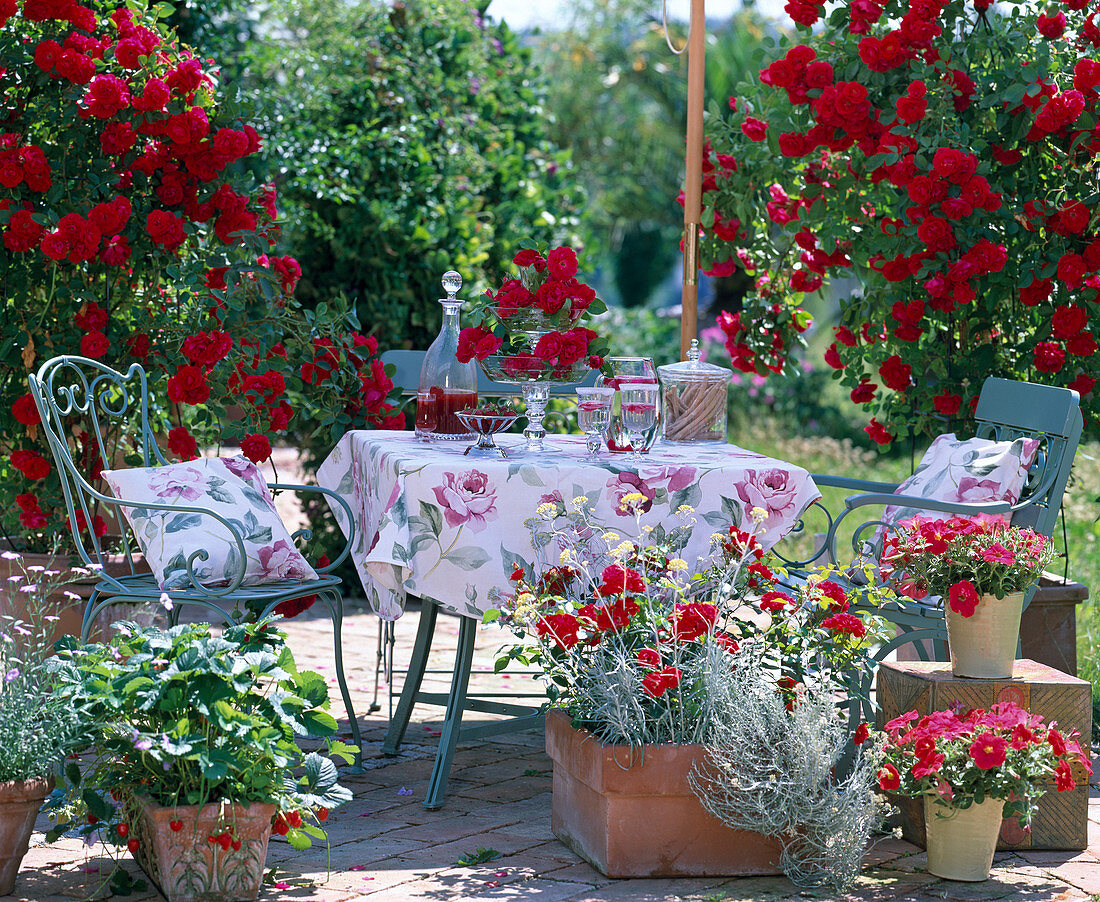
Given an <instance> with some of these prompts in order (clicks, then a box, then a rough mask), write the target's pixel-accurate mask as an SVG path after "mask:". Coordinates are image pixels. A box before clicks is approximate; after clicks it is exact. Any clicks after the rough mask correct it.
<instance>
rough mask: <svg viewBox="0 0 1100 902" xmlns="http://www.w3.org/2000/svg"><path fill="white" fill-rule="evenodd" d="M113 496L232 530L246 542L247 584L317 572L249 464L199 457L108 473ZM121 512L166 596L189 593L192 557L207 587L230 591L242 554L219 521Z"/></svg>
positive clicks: (242, 460)
mask: <svg viewBox="0 0 1100 902" xmlns="http://www.w3.org/2000/svg"><path fill="white" fill-rule="evenodd" d="M103 478H104V479H105V480H106V482H107V485H108V486H110V488H111V493H112V494H113V495H114V496H115V497H116V498H120V499H124V500H127V501H144V502H149V503H155V504H170V505H181V506H186V507H198V508H202V509H203V510H209V511H213V512H214V513H216V514H218V515H219V516H221V517H223V518H224V519H225V520H226V521H228V522H229V523H230V524H232V526H233V529H234V530H235V531H236V532H237V533H238V534H239V535H240V537H241V538H242V539H243V541H244V550H245V566H244V579H243V581H242V583H241V584H242V585H246V586H257V585H262V584H264V583H270V582H277V581H279V580H286V579H294V580H314V579H317V578H318V576H317V573H316V571H315V570H314V569H313V568H312V567H311V566H310V565H309V563H308V562H307V561H306V559H305V558H304V557H302V555H301V553H300V552H299V551H298V549H297V548H295V546H294V541H293V540H292V539H291V537H290V534H289V533H288V532H287V530H286V527H285V526H284V525H283V522H282V520H281V519H279V514H278V513H277V512H276V510H275V502H274V500H273V499H272V497H271V492H269V491H268V488H267V484H266V483H265V482H264V479H263V477H262V476H261V475H260V471H259V470H257V469H256V465H255V464H254V463H252V462H251V461H250V460H247V459H245V458H244V457H225V458H223V457H212V458H200V459H198V460H192V461H187V462H185V463H177V464H168V465H166V466H163V467H135V468H132V469H125V470H105V471H104V473H103ZM122 511H123V513H124V514H125V515H126V519H127V520H128V521H129V523H130V527H131V529H132V530H133V532H134V536H135V537H136V538H137V541H138V544H139V545H140V546H141V550H142V552H144V554H145V558H146V560H147V561H148V562H149V567H150V568H151V569H152V571H153V573H154V574H155V575H156V577H157V582H158V583H159V584H160V587H161V588H162V589H186V588H189V587H190V586H191V580H190V578H189V577H188V575H187V558H188V557H189V556H190V555H192V554H194V552H195V551H197V550H198V549H200V548H202V549H205V550H206V551H207V553H208V554H209V557H208V558H207V559H206V560H205V561H203V560H200V559H198V558H196V559H195V561H194V564H193V570H194V573H195V578H196V579H197V580H198V581H199V582H200V583H201V584H202V585H204V586H207V587H210V588H214V587H217V586H227V585H229V584H230V583H231V582H232V581H233V580H234V578H235V577H236V575H237V573H238V572H239V571H240V566H241V558H240V550H239V548H238V546H237V542H236V540H235V539H234V538H233V536H232V534H231V533H230V531H229V529H227V528H226V526H225V525H224V524H223V523H222V522H221V521H219V520H216V519H215V518H213V517H209V516H204V515H202V514H197V513H192V512H189V511H164V510H146V509H143V508H139V507H125V506H124V507H123V508H122Z"/></svg>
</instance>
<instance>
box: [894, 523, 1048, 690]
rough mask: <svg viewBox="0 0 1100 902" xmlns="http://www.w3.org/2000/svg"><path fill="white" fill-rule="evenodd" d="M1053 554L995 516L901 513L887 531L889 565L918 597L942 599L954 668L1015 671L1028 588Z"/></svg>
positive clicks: (974, 672)
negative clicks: (904, 517)
mask: <svg viewBox="0 0 1100 902" xmlns="http://www.w3.org/2000/svg"><path fill="white" fill-rule="evenodd" d="M1053 556H1054V549H1053V546H1052V545H1051V543H1050V542H1049V541H1048V540H1047V539H1046V538H1044V537H1043V536H1041V535H1039V534H1038V533H1036V532H1034V531H1032V530H1030V529H1024V528H1021V527H1018V526H1008V525H1006V524H1005V522H1004V521H1003V520H1002V519H1000V518H998V517H990V516H986V515H978V516H975V517H951V518H949V519H947V520H928V519H925V518H922V517H913V518H912V519H910V520H903V521H902V522H901V524H900V528H899V530H898V531H897V533H896V534H893V535H891V536H889V537H888V538H887V539H886V542H885V546H884V549H883V554H882V558H881V561H882V565H883V568H884V570H885V572H886V573H887V574H888V575H891V576H892V577H893V578H894V579H895V581H896V582H897V583H898V584H899V586H900V588H901V590H902V591H904V592H905V593H906V594H908V595H910V596H912V597H914V598H923V597H925V596H938V597H939V598H940V599H941V601H943V602H944V603H945V617H946V619H947V634H948V639H949V641H950V644H951V670H952V672H953V673H954V674H955V675H956V676H964V677H977V678H982V679H997V678H1004V677H1010V676H1012V662H1013V661H1014V660H1015V658H1016V645H1017V640H1018V638H1019V634H1020V615H1021V613H1022V611H1023V600H1024V594H1025V592H1026V591H1027V590H1028V589H1029V588H1030V587H1031V586H1033V585H1035V583H1037V582H1038V580H1039V576H1040V574H1041V573H1042V572H1043V569H1044V567H1046V565H1047V564H1049V563H1050V561H1051V559H1052V558H1053Z"/></svg>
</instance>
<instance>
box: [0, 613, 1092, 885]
mask: <svg viewBox="0 0 1100 902" xmlns="http://www.w3.org/2000/svg"><path fill="white" fill-rule="evenodd" d="M311 615H312V612H310V614H307V615H305V616H304V617H302V618H298V619H297V620H294V621H291V622H289V623H288V624H287V632H288V634H289V636H290V643H291V646H292V648H293V649H294V652H295V654H296V656H297V657H298V660H299V663H300V664H301V665H303V666H309V667H313V668H315V669H318V670H320V672H322V673H325V674H327V675H329V677H330V680H331V681H332V684H333V685H332V690H333V696H334V699H335V703H334V713H336V714H337V716H338V717H342V718H343V717H345V714H344V711H343V708H342V706H341V705H340V703H339V694H338V692H336V687H335V676H334V674H333V662H332V647H331V644H330V638H329V627H328V624H327V622H326V621H325V620H324V619H322V618H321V617H320V615H319V614H318V615H316V616H311ZM416 617H417V613H416V612H415V611H410V612H409V613H408V614H406V616H405V617H404V618H403V619H402V620H400V621H399V622H398V624H397V637H398V645H397V660H398V665H399V666H401V665H402V663H403V662H404V661H407V659H408V656H409V653H410V649H411V644H412V637H413V636H414V634H415V632H416ZM440 621H441V622H440V627H439V629H438V630H437V636H438V637H439V639H438V640H437V645H440V646H442V648H443V651H440V652H437V653H434V656H435V658H436V660H435V661H434V662H433V664H432V665H431V666H439V667H440V668H447V667H448V664H449V661H448V655H453V649H454V643H455V639H456V636H457V620H456V619H455V618H452V617H441V618H440ZM376 636H377V620H376V619H375V618H374V616H373V615H371V614H369V613H366V612H363V611H361V610H356V611H354V612H353V613H351V614H350V615H349V616H348V617H347V619H346V621H345V645H344V648H345V655H346V657H347V659H348V679H349V681H350V685H351V687H352V692H353V700H354V703H355V705H356V707H357V711H358V714H359V720H360V724H361V725H362V727H363V729H364V739H365V742H366V755H367V758H366V764H367V768H368V769H367V771H366V773H364V774H362V775H360V776H353V777H348V778H346V783H347V785H348V786H349V787H350V788H351V789H352V790H353V791H354V793H355V799H354V801H353V802H351V803H350V804H348V805H347V806H345V807H343V808H340V809H338V810H337V811H335V812H333V814H332V816H331V817H330V819H329V821H328V824H327V826H328V828H329V836H330V841H331V854H329V853H326V850H325V849H324V847H323V846H321V847H319V848H317V847H315V848H314V849H312V850H310V851H308V852H301V853H299V852H295V851H294V850H293V849H291V848H290V846H288V845H287V844H286V843H285V842H284V841H282V840H279V839H277V838H276V839H275V840H274V841H273V842H272V844H271V849H270V852H269V855H268V868H269V869H270V871H271V873H270V875H269V878H268V883H267V885H266V886H265V887H264V890H263V892H262V894H261V899H264V900H301V902H305V900H316V902H320V900H325V902H344V900H350V899H370V900H371V902H391V900H393V902H396V900H448V902H450V900H462V899H486V900H492V899H524V900H533V902H558V900H562V902H564V900H569V902H582V900H583V902H618V900H623V902H665V900H667V902H674V900H683V902H689V900H691V902H738V900H756V902H761V900H791V902H793V900H799V899H838V898H839V899H852V900H856V899H859V900H893V899H906V900H909V899H912V900H932V899H948V900H968V899H983V900H985V899H988V900H1002V899H1003V900H1021V902H1023V900H1027V902H1033V900H1036V902H1037V900H1048V899H1049V900H1078V899H1082V900H1083V899H1090V898H1093V899H1095V898H1098V897H1100V792H1098V791H1097V790H1096V789H1095V788H1094V789H1093V795H1094V796H1095V798H1094V800H1093V806H1094V807H1090V814H1091V818H1092V821H1093V823H1090V827H1094V828H1095V831H1094V832H1093V839H1092V842H1091V848H1090V850H1089V851H1087V852H1080V853H1055V852H1034V853H1019V854H1003V855H999V856H998V859H997V862H996V864H995V867H994V871H993V877H992V879H991V880H990V881H988V882H986V883H981V884H964V883H951V882H948V881H943V880H939V879H937V878H932V877H929V876H928V875H927V874H926V873H925V872H924V871H923V870H922V867H923V862H924V856H923V853H921V852H920V851H919V850H918V849H916V848H915V847H913V846H911V845H909V844H908V843H905V842H901V841H897V840H893V839H887V840H884V841H883V842H881V843H879V844H878V846H877V847H876V848H875V849H874V850H873V851H872V852H871V853H870V854H869V855H868V857H867V865H866V867H865V869H864V873H863V876H862V877H861V878H860V881H859V883H858V885H857V886H856V887H855V888H854V889H852V890H851V891H850V892H849V893H846V894H844V895H843V896H837V895H836V894H835V893H832V892H831V891H826V890H800V889H798V888H797V887H795V886H793V885H792V884H791V883H790V882H788V881H787V880H786V879H784V878H780V877H767V878H760V877H756V878H743V879H719V878H714V879H680V880H609V879H607V878H605V877H603V876H601V875H600V874H599V873H598V872H597V871H595V870H594V869H592V868H591V867H590V866H589V865H587V864H586V863H584V862H583V861H581V860H580V859H579V858H577V857H576V856H575V855H574V854H573V853H572V852H570V851H569V850H568V849H566V848H565V847H564V846H562V845H561V844H560V843H559V842H558V841H557V840H556V839H555V838H554V837H553V835H552V833H551V831H550V782H551V781H550V772H551V763H550V759H549V758H547V756H546V754H545V753H544V751H543V749H542V736H541V734H538V733H534V732H530V733H522V734H510V735H504V736H500V737H496V738H492V739H488V740H483V741H479V742H473V743H467V744H463V745H460V746H459V749H458V753H457V756H456V759H455V765H454V769H453V770H452V775H451V784H450V791H449V793H448V797H447V802H446V804H445V805H444V806H443V808H442V809H441V810H439V811H425V810H424V808H423V807H422V805H421V801H422V800H423V798H424V795H425V792H426V789H427V782H428V776H429V773H430V771H431V765H432V756H433V754H434V743H435V742H436V741H437V739H436V736H437V734H438V725H437V723H438V717H439V716H440V714H441V712H440V711H439V710H438V709H432V708H421V709H418V710H417V711H415V712H414V716H413V722H412V724H411V726H410V727H409V731H408V734H407V739H406V743H405V745H404V747H403V750H402V751H403V754H402V756H401V757H399V758H385V757H383V756H382V755H381V745H382V739H383V736H384V734H385V730H386V723H387V712H386V698H385V691H384V687H383V692H382V693H381V701H382V703H383V705H382V710H381V711H379V712H375V713H368V708H369V703H370V699H371V697H372V695H373V692H374V659H375V648H376ZM501 636H502V634H501V633H499V632H497V631H496V630H495V629H491V628H487V629H484V630H482V631H481V633H480V636H479V640H478V654H477V657H476V658H475V675H474V679H473V681H472V683H473V685H474V686H475V687H476V686H481V687H483V688H484V687H490V688H493V687H495V688H500V687H505V688H512V689H515V690H517V691H531V690H532V688H533V685H534V684H532V683H531V681H530V680H529V679H527V678H525V677H522V676H519V675H514V676H506V675H505V676H493V675H492V661H493V655H494V651H495V650H496V647H497V645H499V643H500V641H501ZM427 679H428V680H430V681H432V682H433V683H434V684H435V685H436V686H437V687H438V688H439V690H440V691H445V689H446V684H447V677H446V676H445V675H435V676H433V675H429V677H428V678H427ZM44 825H45V821H44V820H40V822H39V824H38V827H39V830H40V831H41V830H42V829H44ZM478 847H485V848H490V849H495V850H497V851H498V852H499V853H500V856H499V857H498V858H496V859H495V860H493V861H490V862H488V863H486V864H481V865H476V866H473V867H461V866H458V865H456V862H457V861H458V860H459V859H460V858H463V857H464V856H465V855H467V854H469V853H472V852H474V851H475V850H476V849H477V848H478ZM101 852H102V850H101V849H97V848H96V847H91V848H85V847H84V846H83V845H82V844H81V843H80V842H79V841H76V840H63V841H61V842H58V843H55V844H53V845H45V844H44V841H43V835H42V833H41V832H38V833H36V834H35V836H34V838H33V840H32V847H31V850H30V852H29V853H28V855H27V857H26V859H25V860H24V862H23V868H22V870H21V871H20V873H19V879H18V881H17V883H16V894H15V895H14V896H10V897H4V898H5V899H19V900H28V902H32V900H33V902H47V900H60V899H87V898H90V897H93V896H96V895H97V893H99V892H100V891H101V879H102V878H101V872H100V868H101V866H102V869H103V870H102V872H103V873H106V871H107V865H108V862H105V861H103V859H102V858H101ZM128 866H129V867H131V868H133V867H134V865H133V864H132V862H128ZM130 898H132V899H134V900H152V899H160V898H161V897H160V896H159V895H158V894H157V893H156V892H152V891H149V892H145V893H139V894H137V895H135V896H131V897H130Z"/></svg>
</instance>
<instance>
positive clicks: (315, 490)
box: [267, 482, 355, 573]
mask: <svg viewBox="0 0 1100 902" xmlns="http://www.w3.org/2000/svg"><path fill="white" fill-rule="evenodd" d="M267 487H268V488H269V489H271V490H273V491H279V492H296V493H298V494H306V493H309V494H314V495H324V496H326V497H327V498H328V499H329V504H332V503H333V502H334V501H335V503H336V504H339V505H340V507H341V508H343V511H344V516H345V517H346V518H347V524H348V527H347V530H346V535H347V541H346V542H344V547H343V548H342V549H341V551H340V553H339V554H338V555H337V556H336V558H335V559H334V560H332V561H329V563H328V566H326V567H315V568H314V569H315V570H316V571H317V572H318V573H331V572H332V571H333V570H335V569H336V568H337V567H338V566H340V564H341V563H343V561H344V558H346V557H347V556H348V554H350V553H351V546H352V543H353V542H354V541H355V518H354V517H353V516H352V512H351V505H350V504H348V503H347V501H345V500H344V498H343V497H342V496H340V495H339V494H337V493H336V492H334V491H333V490H332V489H326V488H322V487H321V486H319V485H294V484H291V483H283V482H269V483H268V484H267ZM299 535H301V536H304V537H305V538H306V539H307V540H308V539H309V538H311V537H312V535H313V533H312V532H311V531H310V530H308V529H299V530H296V531H295V533H294V536H295V538H296V537H298V536H299Z"/></svg>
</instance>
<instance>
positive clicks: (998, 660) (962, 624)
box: [946, 592, 1024, 680]
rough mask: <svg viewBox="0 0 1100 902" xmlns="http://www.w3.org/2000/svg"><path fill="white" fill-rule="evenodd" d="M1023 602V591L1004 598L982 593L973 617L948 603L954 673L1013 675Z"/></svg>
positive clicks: (977, 676) (993, 677)
mask: <svg viewBox="0 0 1100 902" xmlns="http://www.w3.org/2000/svg"><path fill="white" fill-rule="evenodd" d="M1023 604H1024V593H1023V592H1013V593H1012V594H1010V595H1006V596H1005V597H1004V598H998V597H997V596H996V595H983V596H982V597H981V600H980V601H979V602H978V606H977V608H976V609H975V610H974V614H973V616H971V617H963V616H962V615H961V614H956V613H955V612H954V611H953V610H951V606H950V605H949V604H948V605H947V610H946V616H947V638H948V642H950V645H951V672H952V673H953V674H955V676H961V677H973V678H975V679H981V680H1002V679H1004V678H1005V677H1011V676H1012V662H1013V661H1015V660H1016V644H1017V642H1018V641H1019V638H1020V615H1021V614H1022V613H1023Z"/></svg>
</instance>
